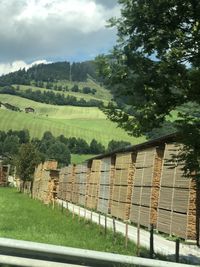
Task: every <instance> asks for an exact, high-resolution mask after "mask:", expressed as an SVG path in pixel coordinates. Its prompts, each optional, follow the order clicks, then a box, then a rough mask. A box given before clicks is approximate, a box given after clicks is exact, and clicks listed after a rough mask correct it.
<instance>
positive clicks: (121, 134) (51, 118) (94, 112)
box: [0, 94, 145, 146]
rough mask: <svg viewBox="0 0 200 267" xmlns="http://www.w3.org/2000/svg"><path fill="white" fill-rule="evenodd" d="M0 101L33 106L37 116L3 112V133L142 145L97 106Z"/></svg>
mask: <svg viewBox="0 0 200 267" xmlns="http://www.w3.org/2000/svg"><path fill="white" fill-rule="evenodd" d="M0 101H1V102H7V103H9V104H11V105H14V106H17V107H19V108H20V109H21V110H24V108H25V107H29V106H31V107H32V108H34V109H35V113H34V114H30V113H29V114H26V113H25V112H24V111H22V112H15V111H10V110H6V109H0V130H4V131H8V130H10V129H12V130H20V129H28V130H29V131H30V135H31V137H38V138H41V137H42V135H43V133H44V132H45V131H51V132H52V134H53V135H55V136H58V135H60V134H63V135H65V136H66V137H73V136H74V137H79V138H83V139H85V140H86V141H87V142H91V140H92V139H93V138H95V139H96V140H98V141H99V142H101V143H102V144H103V145H105V146H107V144H108V142H109V141H110V140H112V139H114V140H123V141H129V142H131V143H132V144H136V143H140V142H143V141H144V140H145V138H144V137H141V138H134V137H131V136H129V135H128V134H127V133H126V132H125V131H124V130H122V129H120V128H117V126H116V124H115V123H113V122H111V121H109V120H107V119H106V116H105V114H103V112H102V111H100V110H99V109H98V108H96V107H75V106H56V105H49V104H44V103H39V102H35V101H32V100H28V99H25V98H22V97H18V96H12V95H7V94H0Z"/></svg>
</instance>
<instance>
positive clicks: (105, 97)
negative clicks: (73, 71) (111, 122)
mask: <svg viewBox="0 0 200 267" xmlns="http://www.w3.org/2000/svg"><path fill="white" fill-rule="evenodd" d="M54 84H57V85H62V86H68V89H69V91H64V92H63V91H57V90H53V89H45V88H41V87H35V86H33V85H20V90H22V91H23V90H27V89H32V90H33V91H34V90H40V91H41V92H44V91H51V92H54V93H56V94H64V95H65V96H67V95H69V96H75V97H76V98H77V99H80V98H83V99H85V100H86V101H89V100H91V99H95V100H101V101H103V102H104V103H108V102H109V101H110V100H111V98H112V96H111V94H110V92H109V91H108V90H106V89H105V88H103V87H101V86H100V85H98V84H97V83H95V82H93V81H92V80H90V79H88V81H87V82H70V81H59V82H57V83H54ZM74 84H77V85H78V87H79V89H80V90H82V89H83V87H90V88H91V89H92V88H94V89H96V90H97V91H96V93H95V95H92V94H84V93H81V92H72V91H70V89H71V88H72V87H73V85H74ZM14 87H16V85H15V86H14Z"/></svg>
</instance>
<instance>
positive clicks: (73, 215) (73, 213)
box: [72, 204, 74, 219]
mask: <svg viewBox="0 0 200 267" xmlns="http://www.w3.org/2000/svg"><path fill="white" fill-rule="evenodd" d="M72 218H73V219H74V204H73V208H72Z"/></svg>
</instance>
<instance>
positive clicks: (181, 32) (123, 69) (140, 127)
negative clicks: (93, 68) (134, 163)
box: [96, 0, 200, 174]
mask: <svg viewBox="0 0 200 267" xmlns="http://www.w3.org/2000/svg"><path fill="white" fill-rule="evenodd" d="M119 3H120V4H121V17H120V18H118V19H115V18H112V19H111V20H110V25H111V26H114V27H116V28H117V32H118V41H117V44H116V46H115V47H114V49H113V52H112V54H111V55H109V56H99V57H98V58H97V59H96V61H97V65H98V72H99V74H100V75H101V76H103V77H104V81H105V82H106V83H107V86H109V87H110V88H112V91H113V94H114V95H115V99H116V101H117V100H119V99H120V100H123V105H121V106H120V109H118V106H114V105H113V104H110V105H109V107H108V109H107V110H106V113H107V114H108V117H109V118H110V119H111V120H113V121H115V122H117V123H118V125H119V126H120V127H122V128H124V129H125V130H127V131H128V132H129V133H130V134H133V135H136V136H138V135H141V134H143V133H146V132H149V131H150V130H152V129H153V128H155V127H159V126H160V125H162V124H163V122H164V121H165V120H166V116H167V115H170V112H171V111H173V110H175V109H178V108H179V107H180V106H182V105H183V104H185V105H188V104H189V103H192V104H193V105H195V106H196V107H197V109H198V110H200V108H199V105H200V89H199V88H200V2H199V1H196V0H187V1H186V0H183V1H179V0H170V1H169V0H159V1H158V0H152V1H148V0H119ZM117 102H118V101H117ZM199 118H200V117H199V112H193V111H192V109H190V110H189V111H188V112H182V113H180V114H179V118H178V120H177V121H176V125H177V127H178V130H179V132H180V137H181V142H183V143H184V144H185V147H184V150H185V151H189V152H187V153H185V154H184V155H186V157H185V159H186V161H187V160H188V162H190V163H191V160H190V159H189V158H192V161H193V164H188V165H187V167H188V168H189V171H190V172H192V171H196V173H197V174H198V172H199V169H200V164H199V163H200V138H199V136H200V127H199V126H200V119H199ZM191 136H193V137H195V138H191ZM188 140H190V142H189V144H188ZM191 151H193V152H192V153H191ZM194 155H195V157H194Z"/></svg>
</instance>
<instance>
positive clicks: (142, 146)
mask: <svg viewBox="0 0 200 267" xmlns="http://www.w3.org/2000/svg"><path fill="white" fill-rule="evenodd" d="M177 136H178V133H173V134H168V135H165V136H162V137H159V138H156V139H153V140H149V141H147V142H144V143H141V144H137V145H133V146H126V147H123V148H120V149H116V150H114V151H112V152H109V153H105V154H100V155H97V156H95V157H93V158H90V159H88V160H87V161H91V160H93V159H102V158H105V157H110V156H112V155H114V154H116V153H123V152H132V151H137V150H138V149H145V148H148V147H152V146H158V145H162V144H165V143H166V142H175V141H176V140H177Z"/></svg>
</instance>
